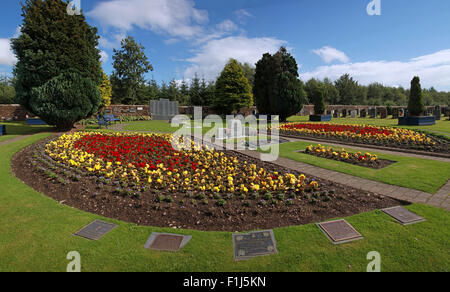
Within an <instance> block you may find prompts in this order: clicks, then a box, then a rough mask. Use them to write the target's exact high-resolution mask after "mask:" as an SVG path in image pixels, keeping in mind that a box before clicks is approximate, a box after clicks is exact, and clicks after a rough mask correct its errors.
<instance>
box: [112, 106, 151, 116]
mask: <svg viewBox="0 0 450 292" xmlns="http://www.w3.org/2000/svg"><path fill="white" fill-rule="evenodd" d="M104 113H105V114H113V115H114V116H118V117H124V116H125V117H132V116H150V106H149V105H111V106H108V107H106V108H105V109H104Z"/></svg>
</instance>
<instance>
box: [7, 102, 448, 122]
mask: <svg viewBox="0 0 450 292" xmlns="http://www.w3.org/2000/svg"><path fill="white" fill-rule="evenodd" d="M375 108H376V110H377V112H378V115H380V113H381V112H382V111H384V109H386V107H383V106H377V107H375V106H367V105H327V106H326V111H327V113H328V114H331V112H334V113H338V114H339V115H342V116H343V115H344V114H345V116H351V114H350V113H351V111H353V110H356V111H357V112H358V116H359V115H360V114H361V111H363V110H365V113H366V114H368V113H369V110H370V109H375ZM391 108H392V109H406V108H407V107H406V106H393V107H391ZM426 108H427V112H428V113H429V114H432V113H433V111H434V108H435V107H434V106H429V107H426ZM255 109H256V108H255V107H253V108H247V109H242V110H241V111H240V113H241V114H243V115H250V114H252V113H253V111H254V110H255ZM441 110H442V114H447V115H448V113H450V111H449V107H448V106H446V105H444V106H441ZM179 112H180V114H182V115H193V114H194V107H192V106H180V107H179ZM105 113H109V114H113V115H116V116H150V105H111V106H109V107H107V108H105ZM213 114H216V112H215V111H214V109H213V108H211V107H203V115H204V116H207V115H213ZM310 114H314V106H313V105H305V106H304V107H303V110H302V111H301V112H300V113H299V114H298V115H299V116H309V115H310ZM27 116H28V117H30V118H32V117H34V115H32V114H31V113H29V112H27V111H26V110H25V109H23V108H22V107H21V106H20V105H18V104H6V105H1V104H0V120H2V121H15V120H17V121H24V120H26V119H27Z"/></svg>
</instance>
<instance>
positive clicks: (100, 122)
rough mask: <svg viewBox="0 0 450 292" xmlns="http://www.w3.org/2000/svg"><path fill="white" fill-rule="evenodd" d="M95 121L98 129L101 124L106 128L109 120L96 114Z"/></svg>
mask: <svg viewBox="0 0 450 292" xmlns="http://www.w3.org/2000/svg"><path fill="white" fill-rule="evenodd" d="M97 122H98V128H99V129H101V128H102V126H105V128H106V129H108V124H109V120H107V119H106V118H105V117H104V116H103V117H102V118H101V117H100V116H97Z"/></svg>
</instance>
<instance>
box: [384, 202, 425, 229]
mask: <svg viewBox="0 0 450 292" xmlns="http://www.w3.org/2000/svg"><path fill="white" fill-rule="evenodd" d="M381 211H383V212H384V213H386V214H388V215H389V216H391V217H392V218H394V219H395V220H397V221H398V222H399V223H400V224H402V225H411V224H415V223H419V222H423V221H426V220H425V218H423V217H420V216H419V215H417V214H414V213H413V212H411V211H409V210H406V209H405V208H403V207H402V206H397V207H392V208H387V209H383V210H381Z"/></svg>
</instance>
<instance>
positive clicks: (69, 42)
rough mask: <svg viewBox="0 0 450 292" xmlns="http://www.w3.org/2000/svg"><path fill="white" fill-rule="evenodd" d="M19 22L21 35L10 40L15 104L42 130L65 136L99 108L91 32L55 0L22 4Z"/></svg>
mask: <svg viewBox="0 0 450 292" xmlns="http://www.w3.org/2000/svg"><path fill="white" fill-rule="evenodd" d="M22 16H23V22H22V25H21V35H20V36H19V37H17V38H15V39H13V40H12V48H13V50H14V53H15V54H16V56H17V59H18V62H17V64H16V66H15V68H14V74H15V76H16V77H17V82H16V85H15V89H16V93H17V101H18V102H19V103H20V104H21V105H22V106H23V107H25V108H26V109H27V110H29V111H30V112H32V113H33V114H35V115H37V116H39V117H40V118H41V119H43V120H44V121H46V122H47V123H48V124H50V125H55V126H57V127H58V128H59V129H60V130H68V129H70V128H72V126H73V124H74V123H75V122H77V121H79V120H81V119H84V118H87V117H89V116H91V115H92V114H94V113H95V112H97V110H98V108H99V106H100V104H101V96H100V92H99V90H98V88H97V87H98V86H99V85H100V84H101V80H102V72H101V70H100V53H99V50H98V49H97V46H98V39H99V37H98V35H97V29H96V28H94V27H91V26H89V24H88V23H87V22H86V19H85V16H84V14H83V13H81V15H77V16H70V15H68V13H67V2H65V1H61V0H45V1H44V0H26V1H25V2H24V3H23V4H22ZM80 85H83V86H81V87H80ZM52 86H54V88H52Z"/></svg>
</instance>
